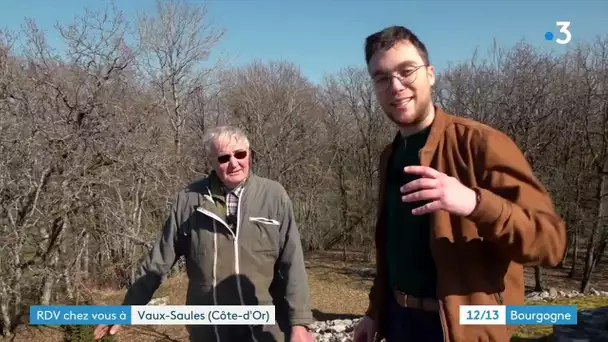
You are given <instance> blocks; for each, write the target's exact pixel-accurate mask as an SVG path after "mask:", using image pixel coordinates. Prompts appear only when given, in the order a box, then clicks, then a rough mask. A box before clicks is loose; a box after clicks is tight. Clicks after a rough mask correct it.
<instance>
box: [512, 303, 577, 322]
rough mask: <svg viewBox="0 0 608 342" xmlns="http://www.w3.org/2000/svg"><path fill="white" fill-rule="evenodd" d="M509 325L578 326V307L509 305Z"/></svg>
mask: <svg viewBox="0 0 608 342" xmlns="http://www.w3.org/2000/svg"><path fill="white" fill-rule="evenodd" d="M506 313H507V317H506V318H507V322H506V323H507V325H520V324H522V325H533V324H534V325H536V324H550V325H554V324H557V325H576V323H577V321H578V315H577V310H576V305H507V310H506Z"/></svg>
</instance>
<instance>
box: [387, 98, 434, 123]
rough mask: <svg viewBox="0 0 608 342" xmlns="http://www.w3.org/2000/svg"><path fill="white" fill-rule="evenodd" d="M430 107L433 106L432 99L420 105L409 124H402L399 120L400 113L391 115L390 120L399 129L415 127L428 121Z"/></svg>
mask: <svg viewBox="0 0 608 342" xmlns="http://www.w3.org/2000/svg"><path fill="white" fill-rule="evenodd" d="M430 106H431V100H430V98H429V99H426V101H425V103H420V106H419V107H418V108H417V109H416V111H415V114H414V116H413V118H412V120H411V121H409V122H401V120H399V114H398V113H391V114H390V115H389V118H390V119H391V121H393V122H394V123H395V124H397V126H399V127H410V126H415V125H418V124H420V123H421V122H423V121H424V119H426V117H427V116H428V115H429V112H430V111H429V109H430Z"/></svg>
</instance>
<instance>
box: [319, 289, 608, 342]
mask: <svg viewBox="0 0 608 342" xmlns="http://www.w3.org/2000/svg"><path fill="white" fill-rule="evenodd" d="M581 296H608V291H597V290H595V289H591V290H590V291H589V293H588V294H585V295H583V294H581V293H579V292H578V291H568V292H566V291H557V290H555V289H553V288H552V289H550V290H549V291H544V292H532V293H529V294H528V295H527V296H526V297H527V299H528V300H531V301H540V302H542V301H545V300H550V299H556V298H564V297H565V298H573V297H581ZM358 321H359V318H357V319H336V320H331V321H318V322H315V324H314V325H313V327H312V328H313V334H314V335H315V340H316V341H317V342H351V341H352V338H353V330H354V327H355V325H356V324H357V322H358ZM554 340H555V341H557V342H577V341H594V342H608V308H601V309H595V310H587V311H581V312H580V313H579V319H578V324H577V325H576V326H558V327H555V330H554Z"/></svg>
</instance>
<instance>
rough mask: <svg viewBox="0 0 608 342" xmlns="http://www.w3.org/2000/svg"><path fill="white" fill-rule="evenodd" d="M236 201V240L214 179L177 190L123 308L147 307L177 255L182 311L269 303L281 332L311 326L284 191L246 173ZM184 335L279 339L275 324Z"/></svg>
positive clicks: (206, 329)
mask: <svg viewBox="0 0 608 342" xmlns="http://www.w3.org/2000/svg"><path fill="white" fill-rule="evenodd" d="M239 201H240V202H239V209H238V215H237V216H238V219H237V223H236V226H237V228H236V234H235V233H233V232H232V231H231V230H230V229H229V228H228V225H227V224H226V209H225V199H224V195H223V192H222V191H221V187H220V181H219V178H218V177H217V175H216V174H215V173H212V174H211V175H210V176H209V177H208V178H205V179H202V180H199V181H197V182H194V183H193V184H191V185H189V186H188V187H186V188H185V189H184V190H182V191H180V192H179V193H178V195H177V198H176V199H175V201H174V203H173V206H172V209H171V212H170V215H169V218H168V219H167V221H166V223H165V225H164V228H163V231H162V235H161V236H160V238H159V239H158V240H157V241H156V243H155V244H154V246H153V248H152V249H151V251H150V253H149V254H148V255H147V256H146V257H145V259H144V261H143V263H142V264H141V266H140V268H139V270H138V273H137V277H136V280H135V282H134V283H133V285H132V286H131V288H130V289H129V290H128V291H127V294H126V296H125V299H124V302H123V303H124V304H125V305H145V304H147V303H148V302H149V301H150V299H151V298H152V295H153V294H154V292H155V291H156V289H157V288H158V286H159V285H160V283H161V279H162V277H163V276H164V275H166V274H167V273H168V272H169V270H170V269H171V268H172V267H173V265H174V264H175V263H176V262H177V260H178V259H179V257H180V256H184V257H185V259H186V271H187V274H188V279H189V285H188V293H187V299H186V304H187V305H273V304H275V305H277V306H276V310H275V318H276V319H277V320H281V319H284V320H285V321H284V323H285V324H286V325H287V327H283V330H286V331H285V333H287V334H288V333H289V329H290V328H289V326H290V325H308V324H310V323H312V321H313V318H312V313H311V303H310V295H309V288H308V279H307V278H308V277H307V274H306V269H305V265H304V257H303V252H302V245H301V242H300V235H299V232H298V228H297V226H296V222H295V218H294V212H293V207H292V203H291V200H290V198H289V196H288V195H287V192H286V191H285V189H284V188H283V186H281V185H280V184H279V183H277V182H275V181H272V180H269V179H266V178H262V177H259V176H256V175H254V174H251V175H250V176H249V177H248V179H247V181H246V183H245V186H244V189H243V192H242V193H241V196H240V197H239ZM281 307H284V308H285V311H284V312H282V310H281ZM285 316H286V317H285ZM188 330H189V332H190V338H191V340H192V341H205V342H207V341H249V340H251V341H282V340H284V339H285V336H284V335H283V333H281V331H280V329H279V327H278V325H275V326H259V327H235V326H230V325H225V326H207V325H197V326H189V327H188ZM252 335H253V337H252Z"/></svg>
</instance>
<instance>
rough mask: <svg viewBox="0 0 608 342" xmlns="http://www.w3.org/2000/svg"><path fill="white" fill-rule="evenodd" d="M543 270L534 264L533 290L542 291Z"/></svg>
mask: <svg viewBox="0 0 608 342" xmlns="http://www.w3.org/2000/svg"><path fill="white" fill-rule="evenodd" d="M542 278H543V271H542V269H541V268H540V266H534V291H536V292H541V291H543V281H542V280H543V279H542Z"/></svg>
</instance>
